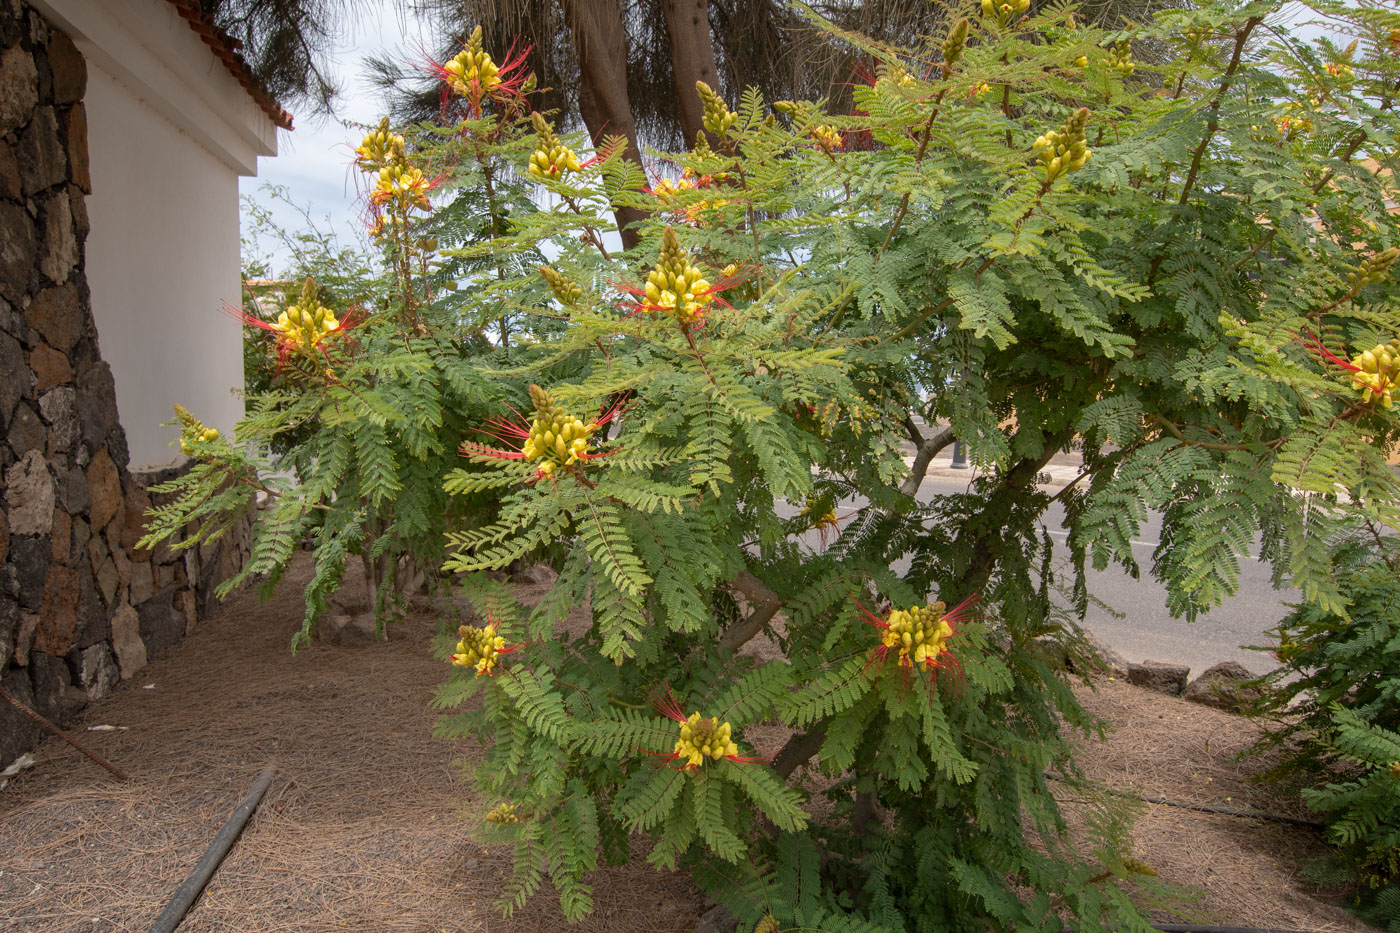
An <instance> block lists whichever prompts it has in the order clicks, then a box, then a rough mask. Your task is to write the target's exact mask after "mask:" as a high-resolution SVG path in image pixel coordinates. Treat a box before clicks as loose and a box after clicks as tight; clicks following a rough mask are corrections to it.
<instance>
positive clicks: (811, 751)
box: [773, 723, 826, 780]
mask: <svg viewBox="0 0 1400 933" xmlns="http://www.w3.org/2000/svg"><path fill="white" fill-rule="evenodd" d="M825 741H826V724H825V723H817V724H816V725H815V726H813V727H812V730H811V731H810V732H799V733H797V734H796V735H794V736H793V737H792V738H790V739H788V740H787V744H786V745H784V746H783V748H782V751H780V752H778V754H777V757H775V758H774V759H773V770H774V771H776V772H778V777H780V778H782V779H783V780H787V779H788V778H789V777H790V776H791V775H792V772H794V771H796V770H797V769H798V768H800V767H802V766H803V765H805V764H806V763H807V762H808V761H811V760H812V756H813V755H815V754H816V753H817V752H819V751H821V747H822V742H825Z"/></svg>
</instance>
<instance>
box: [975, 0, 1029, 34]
mask: <svg viewBox="0 0 1400 933" xmlns="http://www.w3.org/2000/svg"><path fill="white" fill-rule="evenodd" d="M1030 8H1031V0H1003V2H1001V3H997V2H996V0H982V15H983V16H984V17H986V18H987V19H990V20H992V21H994V22H995V23H996V24H997V25H998V26H1003V27H1004V26H1006V25H1007V24H1009V23H1010V22H1011V21H1012V20H1013V19H1015V18H1016V17H1017V16H1020V15H1021V14H1022V13H1024V12H1026V11H1027V10H1029V9H1030Z"/></svg>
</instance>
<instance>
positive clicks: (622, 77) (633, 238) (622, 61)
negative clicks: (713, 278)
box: [563, 0, 714, 249]
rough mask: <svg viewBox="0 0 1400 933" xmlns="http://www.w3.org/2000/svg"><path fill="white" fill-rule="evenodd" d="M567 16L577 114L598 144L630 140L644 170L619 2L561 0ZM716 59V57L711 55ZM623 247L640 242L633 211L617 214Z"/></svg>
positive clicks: (633, 154)
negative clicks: (610, 139)
mask: <svg viewBox="0 0 1400 933" xmlns="http://www.w3.org/2000/svg"><path fill="white" fill-rule="evenodd" d="M563 6H564V15H565V16H566V17H568V20H569V28H570V29H571V30H572V31H573V37H574V49H575V51H576V52H577V54H578V64H579V85H580V86H579V89H578V90H579V113H580V115H582V117H583V122H584V124H585V125H586V126H587V127H588V133H589V135H590V136H592V137H593V139H594V140H595V141H601V140H602V138H603V137H604V136H626V137H627V153H626V155H627V157H628V158H629V159H631V160H632V161H634V162H636V163H637V164H638V165H641V164H642V150H641V147H640V146H638V144H637V124H636V121H635V120H634V119H633V117H632V103H631V101H630V100H629V99H628V96H627V33H626V31H625V29H624V27H623V24H622V5H621V3H620V0H563ZM710 54H711V58H712V59H713V55H714V53H713V51H711V53H710ZM613 215H614V216H615V217H616V218H617V229H618V230H619V231H620V232H621V233H622V244H623V246H624V247H626V248H627V249H631V248H632V247H633V246H636V245H637V243H639V242H640V241H641V237H640V235H639V234H638V233H637V231H636V229H635V227H634V225H635V224H637V223H639V222H640V221H641V220H642V219H643V218H644V217H645V214H643V213H642V212H641V211H639V210H636V209H635V208H630V207H618V208H614V209H613Z"/></svg>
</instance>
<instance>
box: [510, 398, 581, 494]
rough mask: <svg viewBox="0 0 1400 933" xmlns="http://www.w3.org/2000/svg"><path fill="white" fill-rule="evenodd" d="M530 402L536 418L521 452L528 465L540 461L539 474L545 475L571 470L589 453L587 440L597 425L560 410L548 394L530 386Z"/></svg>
mask: <svg viewBox="0 0 1400 933" xmlns="http://www.w3.org/2000/svg"><path fill="white" fill-rule="evenodd" d="M530 400H531V401H532V402H534V403H535V418H534V420H533V421H532V422H531V423H530V434H529V436H528V437H526V438H525V443H524V445H523V446H522V447H521V448H520V452H521V453H523V454H524V455H525V459H526V460H528V461H531V462H534V461H537V460H540V461H543V462H542V463H540V472H541V473H543V474H544V475H545V476H548V475H549V474H551V473H553V472H554V471H555V470H557V469H560V468H563V467H571V466H573V465H574V464H575V463H578V462H579V460H580V459H582V458H583V457H585V456H586V455H587V454H588V439H589V438H590V437H591V436H592V435H593V432H594V431H596V430H598V428H597V426H596V425H589V424H584V423H583V421H582V420H580V419H578V418H574V417H572V416H570V415H567V414H565V413H564V412H562V411H560V410H559V409H558V408H556V407H555V405H554V400H553V399H552V398H551V397H550V394H549V391H548V390H546V389H542V388H540V387H539V386H536V385H532V386H530Z"/></svg>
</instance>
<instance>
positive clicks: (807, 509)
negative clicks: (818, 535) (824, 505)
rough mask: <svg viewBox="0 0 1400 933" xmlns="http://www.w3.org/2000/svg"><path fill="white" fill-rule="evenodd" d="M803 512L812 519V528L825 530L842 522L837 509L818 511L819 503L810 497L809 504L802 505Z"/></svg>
mask: <svg viewBox="0 0 1400 933" xmlns="http://www.w3.org/2000/svg"><path fill="white" fill-rule="evenodd" d="M802 514H803V515H804V516H806V517H807V518H808V519H809V520H810V521H811V523H812V524H811V525H810V526H809V527H811V528H812V529H814V530H816V531H824V530H825V529H827V528H835V527H837V525H839V524H840V519H838V518H837V517H836V510H835V509H827V510H826V512H824V513H822V514H818V513H817V503H816V501H815V500H813V499H808V500H807V504H806V505H804V506H803V507H802Z"/></svg>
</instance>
